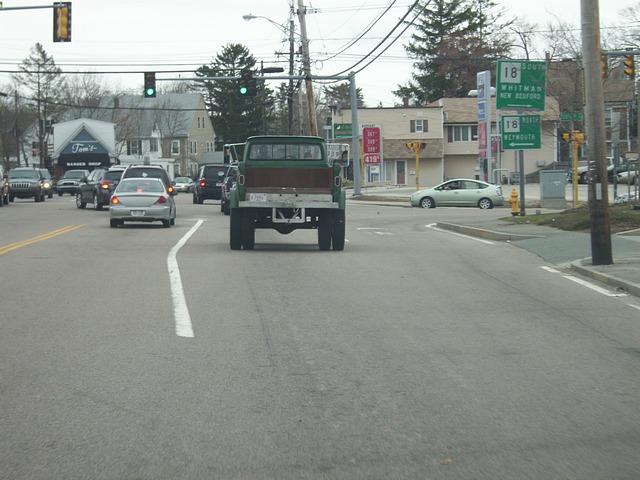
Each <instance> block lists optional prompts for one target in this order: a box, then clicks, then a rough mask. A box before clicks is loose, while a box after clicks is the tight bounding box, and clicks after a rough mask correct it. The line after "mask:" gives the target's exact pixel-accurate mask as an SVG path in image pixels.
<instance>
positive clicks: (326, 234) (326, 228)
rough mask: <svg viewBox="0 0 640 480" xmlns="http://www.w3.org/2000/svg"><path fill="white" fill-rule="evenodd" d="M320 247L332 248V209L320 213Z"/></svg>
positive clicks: (324, 248) (322, 248) (321, 248)
mask: <svg viewBox="0 0 640 480" xmlns="http://www.w3.org/2000/svg"><path fill="white" fill-rule="evenodd" d="M318 247H320V250H329V249H331V210H327V211H325V212H320V213H319V214H318Z"/></svg>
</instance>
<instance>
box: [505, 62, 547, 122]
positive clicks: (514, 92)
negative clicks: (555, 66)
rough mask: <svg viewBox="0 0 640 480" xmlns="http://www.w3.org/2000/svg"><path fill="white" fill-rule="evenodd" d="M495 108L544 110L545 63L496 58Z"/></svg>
mask: <svg viewBox="0 0 640 480" xmlns="http://www.w3.org/2000/svg"><path fill="white" fill-rule="evenodd" d="M496 77H497V87H496V109H498V110H504V109H507V110H524V109H529V110H544V101H545V96H546V84H547V63H546V62H530V61H521V60H498V71H497V75H496Z"/></svg>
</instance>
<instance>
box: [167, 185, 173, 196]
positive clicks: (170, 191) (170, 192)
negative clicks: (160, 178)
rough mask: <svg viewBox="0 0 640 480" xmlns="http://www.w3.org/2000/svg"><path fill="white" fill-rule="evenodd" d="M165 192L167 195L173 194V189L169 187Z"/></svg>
mask: <svg viewBox="0 0 640 480" xmlns="http://www.w3.org/2000/svg"><path fill="white" fill-rule="evenodd" d="M167 192H169V194H172V193H173V187H172V186H171V185H169V186H168V187H167Z"/></svg>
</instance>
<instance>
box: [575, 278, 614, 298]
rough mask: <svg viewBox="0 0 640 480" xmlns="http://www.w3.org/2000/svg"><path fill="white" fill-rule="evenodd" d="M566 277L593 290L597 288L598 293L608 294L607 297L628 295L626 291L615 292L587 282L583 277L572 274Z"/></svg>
mask: <svg viewBox="0 0 640 480" xmlns="http://www.w3.org/2000/svg"><path fill="white" fill-rule="evenodd" d="M564 278H566V279H568V280H571V281H572V282H576V283H578V284H580V285H582V286H584V287H587V288H590V289H591V290H595V291H596V292H598V293H602V294H603V295H606V296H607V297H626V296H627V294H626V293H614V292H611V291H609V290H606V289H604V288H602V287H598V286H597V285H594V284H593V283H590V282H587V281H585V280H582V279H581V278H577V277H574V276H572V275H564Z"/></svg>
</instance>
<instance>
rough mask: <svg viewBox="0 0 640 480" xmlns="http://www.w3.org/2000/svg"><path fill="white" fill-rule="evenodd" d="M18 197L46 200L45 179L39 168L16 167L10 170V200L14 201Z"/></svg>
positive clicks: (39, 200) (37, 200) (38, 200)
mask: <svg viewBox="0 0 640 480" xmlns="http://www.w3.org/2000/svg"><path fill="white" fill-rule="evenodd" d="M16 197H17V198H33V199H34V200H35V201H36V202H44V199H45V190H44V179H43V178H42V175H41V174H40V170H39V169H36V168H32V167H16V168H12V169H11V170H9V201H10V202H13V200H14V198H16Z"/></svg>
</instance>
